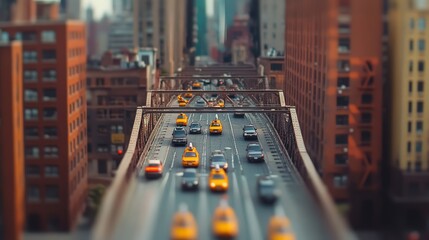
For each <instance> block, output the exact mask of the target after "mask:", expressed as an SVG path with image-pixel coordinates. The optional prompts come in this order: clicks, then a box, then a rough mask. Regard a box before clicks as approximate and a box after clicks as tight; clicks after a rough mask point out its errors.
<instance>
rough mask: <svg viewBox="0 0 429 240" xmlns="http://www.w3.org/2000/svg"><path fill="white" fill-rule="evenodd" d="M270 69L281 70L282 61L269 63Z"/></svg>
mask: <svg viewBox="0 0 429 240" xmlns="http://www.w3.org/2000/svg"><path fill="white" fill-rule="evenodd" d="M270 69H271V71H283V64H282V63H271V65H270Z"/></svg>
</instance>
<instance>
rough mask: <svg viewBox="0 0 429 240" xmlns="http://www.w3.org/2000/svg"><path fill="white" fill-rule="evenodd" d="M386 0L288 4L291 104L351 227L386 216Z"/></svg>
mask: <svg viewBox="0 0 429 240" xmlns="http://www.w3.org/2000/svg"><path fill="white" fill-rule="evenodd" d="M381 8H382V3H381V0H343V1H337V0H318V1H312V0H288V2H287V7H286V30H285V31H286V33H285V54H286V56H285V65H284V66H285V79H284V81H285V85H284V91H285V98H286V101H287V104H291V105H295V106H296V108H297V113H298V117H299V119H300V125H301V128H302V133H303V138H304V139H305V141H306V142H305V145H306V147H307V151H308V153H309V155H310V157H311V159H312V160H313V161H314V163H315V165H316V167H317V168H318V169H319V170H320V173H321V175H322V179H323V181H324V182H325V184H326V186H327V187H328V190H329V192H330V193H331V194H332V196H333V198H334V199H335V200H336V202H337V203H338V204H339V205H340V206H341V207H342V208H344V210H345V211H346V212H347V213H348V216H349V219H350V222H351V224H352V225H353V226H354V227H356V228H358V229H364V228H371V227H373V226H374V225H376V224H377V223H378V219H379V217H380V203H379V202H380V196H379V190H380V186H379V185H380V184H379V183H380V179H379V178H380V177H379V164H380V161H381V159H382V155H381V153H382V151H381V150H382V146H383V145H382V137H381V133H382V125H381V119H382V65H381V52H382V51H381V45H382V41H381V35H382V24H381V22H382V17H381V16H382V9H381Z"/></svg>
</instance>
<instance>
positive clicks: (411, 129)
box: [407, 121, 413, 133]
mask: <svg viewBox="0 0 429 240" xmlns="http://www.w3.org/2000/svg"><path fill="white" fill-rule="evenodd" d="M407 130H408V133H411V132H412V131H413V123H412V122H410V121H408V127H407Z"/></svg>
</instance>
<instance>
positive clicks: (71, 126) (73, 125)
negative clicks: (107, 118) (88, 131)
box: [69, 114, 86, 133]
mask: <svg viewBox="0 0 429 240" xmlns="http://www.w3.org/2000/svg"><path fill="white" fill-rule="evenodd" d="M85 122H86V119H85V118H84V117H82V114H81V115H80V116H79V117H78V118H76V119H75V120H73V121H72V122H71V123H70V124H69V129H70V133H72V132H73V131H74V130H76V129H78V128H79V127H80V126H81V125H82V124H84V123H85Z"/></svg>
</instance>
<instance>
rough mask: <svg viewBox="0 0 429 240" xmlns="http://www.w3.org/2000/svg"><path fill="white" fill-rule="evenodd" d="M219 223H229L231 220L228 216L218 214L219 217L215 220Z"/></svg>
mask: <svg viewBox="0 0 429 240" xmlns="http://www.w3.org/2000/svg"><path fill="white" fill-rule="evenodd" d="M217 219H218V220H219V221H222V222H229V221H232V218H231V217H230V216H229V215H228V214H220V215H219V217H218V218H217Z"/></svg>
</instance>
